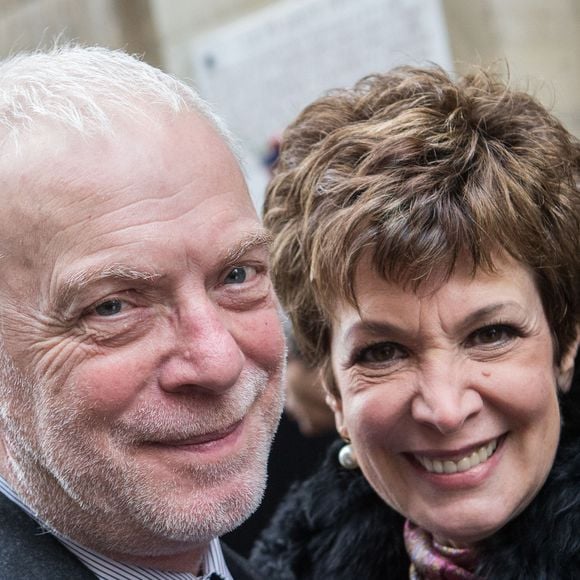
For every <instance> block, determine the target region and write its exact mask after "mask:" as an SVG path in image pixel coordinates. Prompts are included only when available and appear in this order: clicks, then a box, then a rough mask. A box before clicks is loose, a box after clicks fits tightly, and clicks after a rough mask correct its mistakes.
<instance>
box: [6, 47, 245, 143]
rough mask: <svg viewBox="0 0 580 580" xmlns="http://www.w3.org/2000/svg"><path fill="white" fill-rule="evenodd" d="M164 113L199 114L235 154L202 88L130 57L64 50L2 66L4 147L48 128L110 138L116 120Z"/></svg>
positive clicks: (105, 51) (14, 59)
mask: <svg viewBox="0 0 580 580" xmlns="http://www.w3.org/2000/svg"><path fill="white" fill-rule="evenodd" d="M159 108H164V109H166V110H169V111H173V112H175V113H178V112H181V111H188V110H192V111H196V112H198V113H200V114H201V115H203V116H204V117H205V118H206V119H207V120H209V121H210V122H211V123H212V125H213V126H214V127H215V129H216V130H217V131H218V133H219V134H220V135H221V136H222V137H223V138H224V140H225V141H226V142H227V143H228V145H229V146H230V148H232V150H233V151H234V152H235V151H236V149H237V147H236V145H235V142H234V139H233V138H232V137H231V135H230V133H229V131H228V130H227V129H226V127H225V125H224V123H223V121H222V120H221V119H220V118H219V117H218V116H217V115H216V114H215V113H214V112H213V111H212V110H211V107H210V106H209V105H208V103H207V102H206V101H204V100H203V99H202V98H201V97H200V96H199V95H198V94H197V93H196V92H195V90H193V89H192V88H191V87H189V86H188V85H186V84H185V83H183V82H181V81H179V80H178V79H176V78H174V77H172V76H171V75H169V74H166V73H164V72H162V71H160V70H159V69H157V68H154V67H152V66H150V65H148V64H147V63H145V62H143V61H141V60H140V59H139V58H136V57H134V56H131V55H129V54H127V53H125V52H123V51H120V50H111V49H107V48H102V47H83V46H78V45H64V46H55V47H54V48H52V49H50V50H48V51H38V52H32V53H20V54H16V55H13V56H11V57H9V58H7V59H6V60H4V61H1V62H0V144H2V145H9V144H12V145H13V146H15V147H16V148H18V149H20V145H21V140H22V138H23V136H24V135H26V134H30V132H31V131H34V130H35V128H36V127H37V125H39V124H41V123H43V124H44V123H48V124H50V125H56V126H60V127H63V128H65V129H68V130H71V131H73V132H79V133H81V134H84V135H93V134H111V133H112V132H113V131H114V124H113V119H114V117H116V116H119V115H120V116H121V117H122V118H127V119H139V118H140V119H147V118H150V119H153V118H154V116H155V113H158V112H159Z"/></svg>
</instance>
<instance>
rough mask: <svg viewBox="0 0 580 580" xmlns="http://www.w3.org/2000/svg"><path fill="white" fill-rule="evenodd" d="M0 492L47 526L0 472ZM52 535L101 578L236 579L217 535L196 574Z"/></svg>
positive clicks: (105, 579) (115, 579) (101, 579)
mask: <svg viewBox="0 0 580 580" xmlns="http://www.w3.org/2000/svg"><path fill="white" fill-rule="evenodd" d="M0 493H2V494H4V495H5V496H6V497H7V498H8V499H10V500H11V501H13V502H14V503H15V504H16V505H17V506H18V507H20V509H22V510H23V511H25V512H26V513H27V514H28V515H29V516H30V517H31V518H33V519H34V520H36V521H37V522H38V523H39V524H40V525H41V526H42V527H43V528H44V529H48V526H46V525H45V524H44V523H43V521H42V520H41V519H40V518H39V517H38V516H37V515H36V514H35V513H34V512H33V511H32V510H31V509H30V508H29V507H28V506H27V505H26V504H25V503H24V502H23V501H22V499H21V498H20V497H19V496H18V495H17V494H16V492H15V491H14V490H13V489H12V488H11V487H10V485H8V483H7V482H6V480H5V479H4V478H3V477H2V476H1V475H0ZM51 533H53V535H54V536H55V537H56V538H57V539H58V540H59V541H60V543H61V544H63V545H64V546H65V547H66V548H67V549H68V550H70V551H71V552H72V553H73V554H74V555H75V556H76V557H77V558H78V559H79V560H80V561H81V562H82V563H83V564H84V565H85V566H86V567H87V568H88V569H89V570H90V571H91V572H93V574H95V575H96V576H97V578H99V580H201V579H203V580H213V579H214V578H216V574H217V578H220V579H221V578H223V579H224V580H233V578H232V575H231V574H230V571H229V570H228V567H227V565H226V561H225V559H224V555H223V552H222V548H221V545H220V542H219V539H218V538H214V539H213V540H212V541H211V542H210V544H209V548H208V550H207V552H206V554H205V556H204V558H203V562H202V570H203V574H202V575H201V576H196V575H194V574H191V573H188V572H166V571H163V570H154V569H153V568H142V567H141V566H133V565H130V564H124V563H122V562H117V561H115V560H111V559H110V558H108V557H107V556H103V555H102V554H99V553H97V552H94V551H93V550H89V549H88V548H85V547H84V546H81V545H80V544H77V543H76V542H74V541H73V540H71V539H69V538H67V537H65V536H63V535H61V534H58V533H54V532H51Z"/></svg>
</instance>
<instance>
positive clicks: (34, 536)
mask: <svg viewBox="0 0 580 580" xmlns="http://www.w3.org/2000/svg"><path fill="white" fill-rule="evenodd" d="M222 548H223V551H224V556H225V559H226V563H227V565H228V568H229V570H230V572H231V573H232V576H233V577H234V579H235V580H258V578H259V576H257V575H256V574H254V573H253V572H252V570H251V568H250V567H249V565H248V564H247V562H246V561H245V560H244V559H243V558H241V557H240V556H238V555H237V554H236V553H235V552H233V551H232V550H230V549H229V548H228V547H227V546H225V545H224V544H223V543H222ZM95 578H96V576H95V574H93V573H92V572H91V571H90V570H89V569H88V568H86V567H85V566H84V565H83V564H82V563H81V562H80V560H78V559H77V558H76V557H75V556H74V554H72V553H71V552H70V551H69V550H67V549H66V548H65V547H64V546H63V545H62V544H61V543H60V542H59V541H58V540H57V539H56V538H55V537H54V536H53V535H52V534H49V533H47V532H45V531H43V530H42V529H41V528H40V526H39V525H38V523H36V522H35V521H34V520H33V519H32V518H31V517H30V516H28V515H27V514H26V513H25V512H23V511H22V510H21V509H20V508H19V507H18V506H17V505H16V504H15V503H13V502H12V501H10V500H9V499H8V498H7V497H5V496H4V495H3V494H1V493H0V580H95Z"/></svg>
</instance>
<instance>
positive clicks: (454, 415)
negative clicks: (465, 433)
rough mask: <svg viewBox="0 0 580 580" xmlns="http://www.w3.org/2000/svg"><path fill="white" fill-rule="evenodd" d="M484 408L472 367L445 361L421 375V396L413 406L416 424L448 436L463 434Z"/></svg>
mask: <svg viewBox="0 0 580 580" xmlns="http://www.w3.org/2000/svg"><path fill="white" fill-rule="evenodd" d="M482 408H483V400H482V398H481V394H480V391H479V389H478V384H477V382H476V381H475V380H474V373H472V372H470V370H469V363H467V364H462V363H461V362H458V361H451V360H449V357H447V359H445V357H441V359H439V360H437V361H434V362H430V363H429V364H427V365H424V366H423V367H422V368H421V371H420V372H418V375H417V393H416V395H415V396H414V398H413V401H412V403H411V413H412V415H413V418H414V419H415V421H417V422H419V423H422V424H424V425H428V426H430V427H432V428H434V429H436V430H437V431H439V432H440V433H443V434H448V433H453V432H456V431H458V430H460V429H461V427H463V425H464V424H465V422H466V421H468V420H469V419H470V418H472V417H475V416H476V415H477V414H478V413H479V412H480V411H481V409H482Z"/></svg>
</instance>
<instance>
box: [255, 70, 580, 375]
mask: <svg viewBox="0 0 580 580" xmlns="http://www.w3.org/2000/svg"><path fill="white" fill-rule="evenodd" d="M579 169H580V146H579V144H578V141H577V140H576V139H575V138H574V137H573V136H572V135H570V134H569V133H568V132H567V131H566V130H565V129H564V128H563V127H562V125H561V124H560V123H559V122H558V121H557V120H556V119H555V118H554V117H553V116H551V115H550V114H549V113H548V112H547V111H546V110H545V108H544V107H543V106H542V105H541V104H540V103H539V102H538V101H537V100H535V99H534V98H533V97H532V96H530V95H528V94H526V93H523V92H517V91H513V90H510V89H509V88H508V87H507V86H506V85H505V84H504V83H503V82H502V81H501V80H499V79H498V78H497V77H495V76H494V75H493V74H491V73H488V72H485V71H483V70H477V71H475V72H474V73H473V74H470V75H468V76H465V77H463V78H460V79H459V80H457V81H455V82H454V81H453V80H452V79H451V78H450V77H449V76H448V75H447V74H446V73H445V72H444V71H443V70H441V69H439V68H436V67H434V68H412V67H401V68H397V69H394V70H393V71H391V72H389V73H388V74H384V75H376V76H370V77H367V78H365V79H363V80H362V81H360V82H359V83H358V84H357V85H356V86H355V87H354V88H353V89H350V90H340V91H335V92H332V93H330V94H329V95H327V96H325V97H323V98H321V99H319V100H317V101H315V102H314V103H313V104H311V105H310V106H309V107H307V108H306V109H305V110H304V111H303V112H302V113H301V114H300V116H299V117H298V118H297V119H296V121H294V123H292V124H291V125H290V127H288V129H287V130H286V132H285V133H284V136H283V139H282V143H281V149H280V158H279V161H278V163H277V166H276V168H275V171H274V178H273V180H272V182H271V184H270V186H269V188H268V191H267V196H266V203H265V213H264V219H265V223H266V226H267V227H268V228H269V229H270V230H271V232H272V233H273V236H274V243H273V253H272V256H273V273H274V279H275V284H276V287H277V291H278V293H279V296H280V298H281V301H282V304H283V305H284V307H285V309H286V310H287V312H288V314H289V316H290V318H291V319H292V322H293V325H294V329H295V333H296V338H297V340H298V343H299V346H300V348H301V350H302V351H303V352H304V354H305V355H307V356H308V357H309V358H310V360H311V362H313V363H315V364H321V363H325V362H326V360H327V358H328V354H329V333H330V323H331V318H332V313H333V305H334V304H336V302H337V300H348V301H349V302H351V303H355V302H356V300H355V296H354V291H353V279H354V271H355V269H356V266H357V264H358V261H359V259H360V256H361V253H362V252H363V251H365V253H366V252H370V254H371V256H372V261H373V265H374V267H375V268H376V270H377V272H379V273H381V274H382V275H383V276H384V277H385V278H386V279H388V280H391V281H395V282H397V283H401V284H406V285H410V286H413V287H416V286H418V285H420V284H421V283H423V282H424V281H426V280H428V279H432V278H433V276H438V277H440V279H441V280H442V281H444V280H446V279H447V278H448V277H449V276H450V275H451V273H452V271H453V268H454V266H455V263H456V260H457V259H458V257H459V256H467V257H468V259H469V260H470V261H471V263H472V266H473V269H474V270H475V269H476V268H483V269H486V270H488V271H493V256H494V255H496V253H497V252H507V253H508V254H510V255H511V256H513V257H514V258H515V259H517V260H519V261H520V262H521V263H523V264H526V265H527V266H529V267H530V268H531V270H532V271H533V272H534V273H535V276H536V280H537V284H538V290H539V293H540V295H541V299H542V302H543V306H544V309H545V312H546V315H547V318H548V321H549V324H550V327H551V329H552V332H553V335H554V337H555V346H556V357H557V358H559V357H560V356H561V354H562V353H563V352H565V351H566V349H567V348H569V347H570V345H571V344H572V342H573V340H574V339H575V337H576V333H577V326H578V320H579V312H578V310H579V300H578V290H579V272H580V267H579V265H580V247H579V237H580V236H579V233H580V202H579V195H578V174H579Z"/></svg>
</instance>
